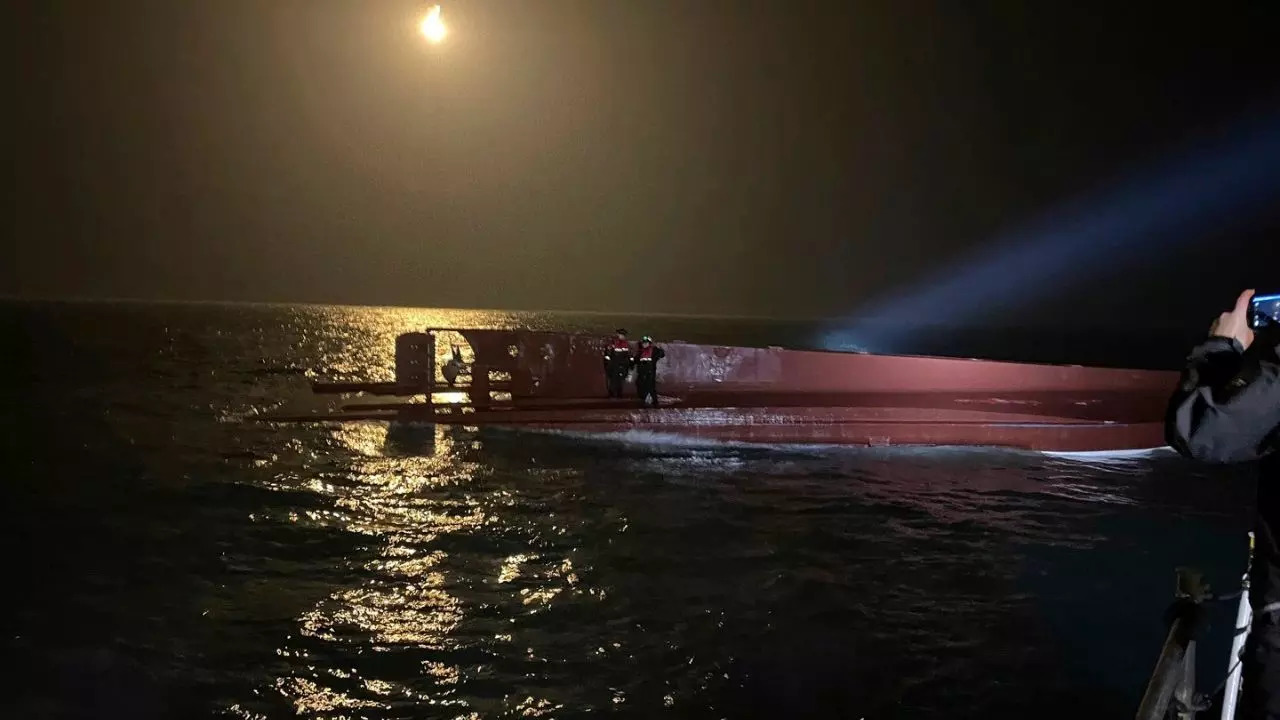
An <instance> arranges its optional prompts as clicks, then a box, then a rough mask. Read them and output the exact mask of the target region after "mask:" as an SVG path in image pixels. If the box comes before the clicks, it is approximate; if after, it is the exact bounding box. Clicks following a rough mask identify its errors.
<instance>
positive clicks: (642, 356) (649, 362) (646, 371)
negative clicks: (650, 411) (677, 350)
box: [633, 335, 667, 407]
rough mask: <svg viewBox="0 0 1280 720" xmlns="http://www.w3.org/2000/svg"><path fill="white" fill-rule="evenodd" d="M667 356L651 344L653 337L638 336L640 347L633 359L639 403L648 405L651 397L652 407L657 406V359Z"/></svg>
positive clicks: (665, 352) (663, 351)
mask: <svg viewBox="0 0 1280 720" xmlns="http://www.w3.org/2000/svg"><path fill="white" fill-rule="evenodd" d="M666 356H667V351H665V350H663V349H662V348H660V347H658V346H657V345H654V344H653V338H651V337H649V336H648V335H645V336H644V337H643V338H640V347H639V349H637V350H636V356H635V358H634V360H633V362H634V363H635V366H636V392H637V393H639V395H640V404H641V405H649V404H650V403H649V398H651V397H652V398H653V407H658V361H659V360H661V359H662V358H664V357H666Z"/></svg>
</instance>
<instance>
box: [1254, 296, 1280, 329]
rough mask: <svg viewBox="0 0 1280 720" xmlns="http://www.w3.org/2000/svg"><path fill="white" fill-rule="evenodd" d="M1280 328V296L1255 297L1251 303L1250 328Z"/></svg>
mask: <svg viewBox="0 0 1280 720" xmlns="http://www.w3.org/2000/svg"><path fill="white" fill-rule="evenodd" d="M1267 326H1271V327H1280V295H1254V296H1253V301H1252V302H1250V303H1249V327H1251V328H1253V329H1254V330H1257V329H1259V328H1262V327H1267Z"/></svg>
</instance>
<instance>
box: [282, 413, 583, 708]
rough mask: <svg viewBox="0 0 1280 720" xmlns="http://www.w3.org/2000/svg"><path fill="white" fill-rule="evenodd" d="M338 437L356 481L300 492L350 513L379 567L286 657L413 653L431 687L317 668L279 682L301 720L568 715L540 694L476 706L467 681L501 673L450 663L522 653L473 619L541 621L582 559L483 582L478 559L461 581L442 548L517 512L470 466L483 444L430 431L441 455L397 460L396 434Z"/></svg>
mask: <svg viewBox="0 0 1280 720" xmlns="http://www.w3.org/2000/svg"><path fill="white" fill-rule="evenodd" d="M330 432H331V434H332V438H333V439H334V440H335V441H337V442H338V443H339V444H340V446H341V447H342V448H343V449H344V450H345V451H346V452H347V453H348V454H349V456H350V458H351V476H350V478H349V480H348V481H347V482H342V483H321V484H317V483H316V482H315V481H309V482H303V483H301V485H300V486H299V487H300V488H304V489H307V490H309V491H312V492H317V493H319V494H322V495H324V496H325V497H326V498H328V499H329V500H330V501H331V502H332V504H333V506H334V507H335V508H338V509H339V511H340V512H341V513H342V517H343V518H344V523H343V525H344V529H345V530H347V531H350V532H357V533H361V534H363V535H367V536H368V537H369V538H370V539H371V540H372V541H373V542H374V543H375V547H373V548H370V552H371V553H372V554H374V555H376V557H374V558H372V559H369V560H367V561H365V562H364V563H363V565H362V567H361V571H360V575H361V576H362V577H363V578H364V579H363V581H362V582H361V583H360V585H359V586H358V587H352V588H345V589H343V590H341V591H339V592H336V593H334V594H332V595H330V596H329V597H328V598H326V599H325V600H323V601H322V602H320V603H318V604H317V605H316V606H315V607H313V608H312V609H311V610H309V611H308V612H306V613H304V614H303V615H302V616H301V617H300V618H298V628H299V633H298V635H297V636H296V637H290V638H289V639H288V641H287V642H286V643H285V644H284V645H283V646H282V647H281V648H279V650H278V654H279V655H280V656H282V657H305V658H310V657H314V656H316V655H331V654H332V653H335V652H337V653H340V654H341V653H346V652H351V651H352V649H354V651H355V652H356V653H357V654H364V653H366V652H368V653H391V654H395V655H399V656H404V655H405V654H406V653H411V654H412V656H413V657H414V658H415V662H416V663H417V664H418V665H419V672H418V673H416V674H418V675H419V676H420V679H419V680H418V681H415V682H412V683H406V682H404V679H403V678H402V677H401V678H399V679H397V678H395V677H390V678H379V677H373V676H370V675H368V674H365V675H362V676H359V677H356V676H355V675H354V671H346V670H339V669H336V668H333V667H328V668H324V667H317V666H315V665H311V664H308V665H306V666H304V667H296V668H294V670H293V672H292V674H290V675H289V676H286V677H282V678H279V679H278V680H277V682H276V683H275V689H276V690H277V691H278V692H280V693H281V694H282V695H283V696H284V697H285V698H287V699H288V700H289V701H290V702H291V703H292V705H293V707H294V709H295V711H297V712H298V713H300V714H307V715H321V716H325V717H331V716H332V717H336V715H333V713H335V712H339V711H343V710H352V711H360V710H365V711H366V712H367V711H368V710H370V709H379V710H382V711H388V710H390V709H391V708H392V707H393V705H394V704H395V703H406V702H409V703H419V704H423V705H424V706H434V707H449V708H454V709H456V710H457V715H456V717H480V715H478V714H475V711H474V710H472V709H471V708H473V707H475V706H485V707H487V709H488V710H489V711H490V712H492V711H494V710H502V709H505V710H506V711H510V712H514V713H515V714H517V715H519V716H523V717H539V716H542V715H544V714H545V713H548V712H551V711H554V710H556V709H558V708H559V707H561V706H560V705H557V704H554V703H552V702H550V701H549V700H547V699H545V698H541V697H535V696H530V695H524V696H521V697H506V698H504V700H503V701H502V702H499V703H496V704H495V703H494V702H493V701H492V700H489V701H487V702H486V701H484V700H480V699H475V698H467V697H464V696H462V694H461V692H460V686H461V685H462V684H463V683H464V681H465V680H467V679H468V678H470V679H473V680H475V679H483V678H484V676H485V675H486V674H487V673H489V672H490V671H489V670H488V669H487V668H486V667H485V665H484V664H483V663H472V664H466V665H463V664H456V663H454V662H451V661H448V660H446V659H447V658H450V657H455V656H458V655H460V654H461V655H466V654H467V653H468V651H475V650H481V651H483V652H482V654H481V656H480V657H483V656H484V654H485V653H489V654H492V653H493V652H495V648H501V647H502V646H506V645H508V644H509V643H511V641H512V634H511V633H510V632H493V633H489V634H487V635H485V636H483V637H476V636H474V635H470V634H465V633H461V634H460V633H459V632H458V629H459V626H460V625H461V624H462V623H463V622H464V621H465V620H466V619H467V618H468V617H469V616H471V615H477V614H483V613H486V612H488V613H492V611H493V607H494V606H493V603H492V602H490V601H488V600H487V598H491V597H492V596H493V595H496V594H505V595H508V596H511V599H512V600H514V601H515V602H518V603H519V605H520V606H522V607H524V608H525V609H526V610H525V612H528V613H536V612H538V611H539V610H541V609H542V608H545V607H546V606H547V605H549V604H550V603H551V602H552V600H553V599H554V598H555V597H556V596H557V595H558V594H559V593H561V592H562V591H564V590H565V589H566V588H571V587H572V586H573V585H574V584H575V583H576V581H577V577H576V575H575V574H574V572H573V562H572V560H571V559H570V558H568V557H559V556H555V555H554V554H551V555H549V554H544V553H535V552H519V553H514V554H511V555H508V556H506V557H505V558H503V559H501V560H500V561H499V562H497V563H493V562H492V561H490V563H489V564H488V565H489V567H488V572H485V573H484V576H482V577H475V574H476V571H477V570H480V569H482V566H481V567H477V566H476V564H475V563H474V560H463V561H461V562H467V563H469V567H468V568H467V570H466V571H465V572H463V573H461V575H459V574H458V573H456V572H454V571H453V570H452V569H451V568H450V563H449V562H448V561H449V560H450V554H449V552H448V551H446V550H442V549H438V546H439V545H441V544H446V545H447V544H448V543H447V542H445V541H447V540H448V539H449V538H450V537H455V538H466V537H468V536H476V535H482V534H483V533H484V531H485V526H486V525H487V524H490V523H493V522H494V521H495V518H494V515H493V514H492V512H493V508H495V507H496V508H498V509H499V511H500V510H501V509H502V508H503V507H504V506H508V505H510V504H512V502H513V500H512V498H511V497H510V493H509V492H505V491H497V492H492V493H490V492H485V491H484V489H482V488H479V487H477V484H476V480H477V473H479V472H483V470H481V469H480V466H479V465H477V464H476V463H473V462H467V461H465V460H464V459H463V458H462V457H460V455H461V451H462V450H464V449H465V450H474V449H475V445H474V443H473V442H470V441H465V440H463V441H460V440H458V439H456V437H455V435H456V434H457V431H456V430H455V429H450V428H446V427H443V426H442V427H436V428H433V429H431V430H429V431H428V432H431V433H432V437H431V443H430V445H431V446H432V450H431V452H430V454H422V455H404V454H390V455H389V454H388V453H387V452H385V451H386V444H387V434H388V428H387V427H386V426H385V425H380V424H372V423H370V424H351V425H345V426H341V427H338V428H336V429H333V430H331V431H330ZM454 544H455V545H459V544H465V540H459V541H458V542H455V543H454ZM433 548H436V549H433ZM508 604H510V603H508ZM501 619H502V618H499V620H501ZM505 619H506V620H507V621H508V623H507V624H512V623H515V622H516V618H514V617H509V618H505ZM490 624H496V625H498V626H500V625H501V623H490ZM515 650H516V649H513V650H512V651H511V652H515ZM497 652H508V651H504V650H497ZM523 660H524V661H525V662H527V663H538V662H545V659H543V658H539V657H538V656H537V655H536V653H535V652H534V650H533V649H532V648H529V649H528V650H527V651H525V652H524V653H523Z"/></svg>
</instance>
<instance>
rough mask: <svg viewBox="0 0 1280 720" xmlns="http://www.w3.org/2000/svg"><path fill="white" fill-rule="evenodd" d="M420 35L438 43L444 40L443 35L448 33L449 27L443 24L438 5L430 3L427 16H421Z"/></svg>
mask: <svg viewBox="0 0 1280 720" xmlns="http://www.w3.org/2000/svg"><path fill="white" fill-rule="evenodd" d="M420 27H421V28H422V35H423V36H424V37H426V38H427V40H429V41H431V42H433V43H438V42H440V41H441V40H444V36H445V35H448V34H449V29H448V28H446V27H445V26H444V21H443V20H441V19H440V6H439V5H432V6H431V9H430V10H427V16H426V17H424V18H422V25H421V26H420Z"/></svg>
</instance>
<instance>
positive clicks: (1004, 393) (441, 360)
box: [259, 328, 1177, 452]
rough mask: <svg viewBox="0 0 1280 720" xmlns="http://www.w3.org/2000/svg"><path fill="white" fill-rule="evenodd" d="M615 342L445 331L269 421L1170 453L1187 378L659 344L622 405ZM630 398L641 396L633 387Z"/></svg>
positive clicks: (405, 341)
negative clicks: (1174, 395) (374, 372)
mask: <svg viewBox="0 0 1280 720" xmlns="http://www.w3.org/2000/svg"><path fill="white" fill-rule="evenodd" d="M608 342H609V339H608V338H605V337H600V336H592V335H586V334H575V333H563V332H542V331H530V330H484V329H465V328H463V329H449V328H439V329H432V330H428V331H426V332H420V333H419V332H414V333H406V334H403V335H401V336H399V337H398V338H397V339H396V357H395V380H394V381H392V382H367V383H328V382H315V383H313V384H312V390H313V391H314V393H316V394H317V395H318V396H331V397H336V398H338V401H337V403H336V404H334V405H332V406H330V407H326V408H324V409H321V410H314V409H313V410H297V409H295V410H287V409H285V410H280V411H277V412H275V413H273V414H269V415H263V416H260V418H259V419H262V420H269V421H280V422H283V421H292V422H298V421H369V420H375V421H396V422H409V423H414V422H419V423H439V424H456V425H466V426H489V425H495V426H505V427H513V428H529V429H538V430H559V431H576V432H585V433H626V432H630V431H648V432H654V433H663V434H675V435H684V436H693V437H697V438H707V439H714V440H723V441H738V442H749V443H766V444H796V443H799V444H809V443H815V444H840V445H868V446H890V445H985V446H1004V447H1014V448H1024V449H1030V450H1045V451H1060V452H1080V451H1108V450H1136V449H1147V448H1155V447H1161V446H1163V445H1164V444H1165V442H1164V433H1163V416H1164V410H1165V404H1166V401H1167V399H1168V397H1169V393H1170V391H1171V390H1172V389H1173V387H1174V385H1175V383H1176V382H1177V374H1176V373H1173V372H1167V371H1153V370H1127V369H1113V368H1097V367H1081V366H1074V365H1072V366H1066V365H1043V364H1025V363H1011V362H997V361H990V360H976V359H957V358H939V357H915V356H890V355H870V354H858V353H846V352H832V351H809V350H789V349H784V348H780V347H762V348H754V347H731V346H719V345H696V344H692V343H685V342H670V343H659V344H660V345H662V346H663V347H664V348H665V350H666V358H665V359H664V360H663V361H662V362H661V364H660V365H659V371H658V388H659V393H660V396H661V397H660V400H659V404H658V407H644V406H642V405H641V403H640V401H639V399H638V398H635V399H632V398H624V399H615V398H609V397H607V392H606V388H605V378H604V372H603V367H602V362H601V355H602V352H603V350H604V348H605V347H606V346H607V344H608ZM627 389H628V391H631V390H633V386H632V385H631V383H630V382H628V385H627Z"/></svg>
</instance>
